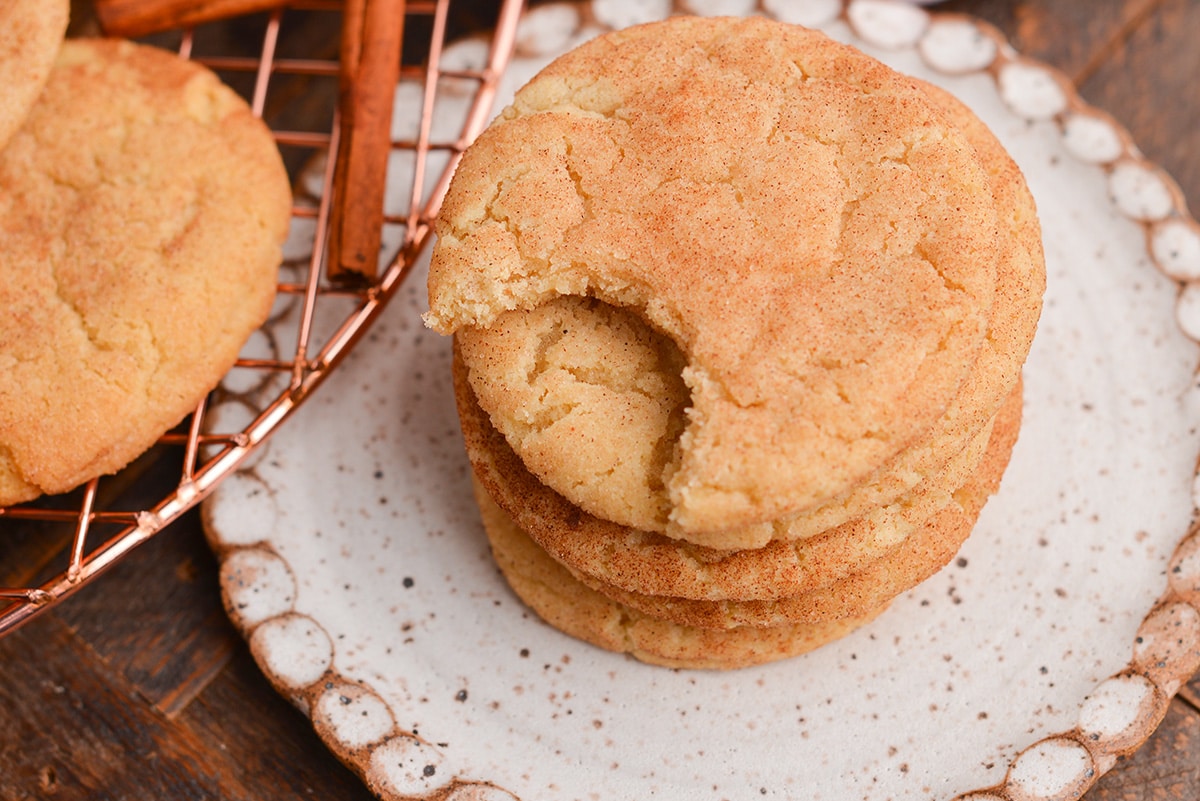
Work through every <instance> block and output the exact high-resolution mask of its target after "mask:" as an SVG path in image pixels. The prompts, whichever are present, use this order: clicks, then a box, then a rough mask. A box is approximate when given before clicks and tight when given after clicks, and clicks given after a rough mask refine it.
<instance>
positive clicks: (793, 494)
mask: <svg viewBox="0 0 1200 801" xmlns="http://www.w3.org/2000/svg"><path fill="white" fill-rule="evenodd" d="M991 198H992V196H991V192H990V190H989V188H988V178H987V176H986V174H985V173H984V171H983V169H982V168H981V166H980V164H979V162H978V160H977V158H976V156H975V154H974V152H973V151H972V149H971V147H970V146H969V145H968V143H967V142H966V141H965V140H964V138H963V136H962V134H961V133H959V132H958V131H957V130H956V129H955V128H954V127H953V126H951V125H949V124H948V123H946V122H945V120H944V119H943V117H942V116H941V115H940V114H939V113H938V112H937V111H935V110H934V109H933V107H932V106H931V105H930V103H929V102H928V100H927V99H926V98H925V97H924V95H923V94H922V92H921V90H920V89H919V88H918V87H917V86H916V84H914V83H913V82H912V81H911V79H908V78H906V77H904V76H902V75H900V74H899V73H896V72H895V71H893V70H891V69H889V68H887V67H885V66H883V65H882V64H880V63H879V62H877V61H875V60H874V59H871V58H870V57H868V56H866V55H864V54H862V53H860V52H859V51H857V50H855V49H853V48H850V47H848V46H845V45H841V44H838V43H836V42H834V41H833V40H831V39H829V38H827V37H826V36H824V35H823V34H820V33H817V32H814V31H809V30H807V29H804V28H800V27H796V26H789V25H783V24H780V23H774V22H770V21H767V20H762V19H744V20H733V19H702V18H691V17H682V18H673V19H671V20H668V21H666V22H663V23H652V24H650V25H645V26H639V27H635V28H631V29H627V30H625V31H620V32H616V33H612V34H608V35H605V36H602V37H599V38H597V39H595V40H592V41H591V42H589V43H587V44H585V45H583V46H582V47H580V48H578V49H576V50H575V51H572V52H571V53H569V54H567V55H565V56H563V57H561V58H559V59H558V60H556V61H555V62H553V63H552V64H551V65H549V66H548V67H547V68H546V69H545V70H543V71H542V72H541V73H540V74H539V75H538V76H537V77H535V78H534V79H533V80H532V81H530V83H529V84H527V85H526V86H525V87H524V88H523V89H521V91H520V92H518V93H517V95H516V98H515V100H514V102H513V104H512V105H511V106H510V107H509V108H507V109H506V110H505V111H504V113H503V114H502V115H501V116H500V117H499V118H498V119H497V120H496V121H495V122H494V123H493V125H492V126H490V127H489V129H488V130H487V131H485V132H484V134H483V135H482V136H481V137H480V138H479V139H478V140H477V142H476V143H475V145H474V146H472V148H471V149H470V150H469V151H468V152H467V153H466V154H465V155H464V158H463V160H462V163H461V164H460V166H459V168H458V170H457V172H456V175H455V178H454V181H453V183H452V185H451V188H450V192H449V194H448V195H447V198H446V201H445V204H444V206H443V209H442V214H441V216H440V217H439V220H438V234H439V240H438V243H437V246H436V248H435V250H434V254H433V262H432V266H431V271H430V279H429V295H430V311H429V313H428V314H427V315H426V321H427V323H428V324H429V325H430V326H431V327H433V328H435V329H436V330H438V331H441V332H443V333H451V332H453V331H455V330H457V329H459V328H461V327H463V326H475V327H486V326H487V325H489V324H490V323H491V322H492V321H493V320H494V319H495V318H496V317H497V316H498V315H499V314H501V313H502V312H504V311H506V310H511V309H531V308H534V307H536V306H538V305H539V304H541V303H544V302H545V301H547V300H549V299H551V298H553V297H555V296H558V295H590V296H595V297H598V298H600V299H602V300H604V301H605V302H607V303H611V304H614V305H619V306H624V307H628V308H630V309H633V310H635V311H636V312H637V313H639V314H641V315H642V316H643V317H644V318H645V319H646V320H647V321H648V322H649V323H650V325H652V326H653V327H654V328H656V329H657V330H659V331H661V332H662V333H664V334H665V335H667V336H668V337H670V338H671V339H672V340H674V341H675V342H676V343H677V344H678V346H679V348H680V350H681V351H682V353H683V354H684V357H685V358H686V361H687V366H686V368H685V369H684V371H683V376H684V380H685V382H686V384H687V386H688V388H689V390H690V392H691V400H690V405H689V408H688V422H687V426H686V428H685V430H684V432H683V434H682V436H681V438H680V447H679V458H678V459H677V461H676V462H675V463H673V464H672V465H671V466H670V467H669V472H670V475H669V476H667V486H668V489H669V495H670V500H671V504H672V509H671V517H672V520H673V522H674V523H675V524H677V525H679V526H680V527H681V528H682V529H685V530H688V529H691V530H696V531H705V530H719V529H722V528H728V527H732V526H739V525H748V524H753V523H756V522H763V521H768V520H772V519H774V518H777V517H779V516H781V515H784V514H789V513H794V512H797V511H800V510H802V509H805V508H809V507H811V506H813V505H814V504H817V503H820V502H821V501H823V500H826V499H828V498H831V497H834V496H836V495H838V494H839V493H841V492H844V491H845V490H847V489H848V488H849V487H852V486H854V485H855V484H856V483H857V482H860V481H862V480H863V479H864V478H866V477H867V476H869V475H870V474H871V472H872V471H874V470H875V469H877V468H878V467H879V466H880V465H882V464H884V463H885V462H886V461H887V460H888V458H890V457H891V456H893V455H894V454H896V453H897V452H898V451H900V450H901V449H903V448H905V447H906V446H908V445H910V444H912V443H913V442H915V441H918V440H920V439H921V438H922V436H923V435H925V434H926V432H927V431H928V430H929V429H930V426H931V425H932V423H933V422H934V421H935V420H936V419H937V418H938V417H939V416H940V415H941V414H942V412H943V411H944V410H945V408H946V406H947V404H948V403H949V401H950V400H951V399H952V398H953V397H954V395H955V393H956V392H957V391H958V388H959V386H960V385H961V383H962V382H963V380H964V377H965V376H966V374H967V372H968V370H969V368H970V366H971V364H972V362H973V361H974V357H975V354H976V352H977V351H978V349H979V347H980V344H981V340H982V337H983V334H984V331H985V329H986V325H987V320H988V313H989V310H990V307H991V303H992V296H993V291H994V285H995V277H996V260H997V233H996V229H997V221H996V213H995V209H994V207H993V204H992V199H991Z"/></svg>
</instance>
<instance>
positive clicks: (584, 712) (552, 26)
mask: <svg viewBox="0 0 1200 801" xmlns="http://www.w3.org/2000/svg"><path fill="white" fill-rule="evenodd" d="M671 10H672V8H671V3H670V2H668V0H661V1H658V2H656V0H593V2H591V3H589V4H586V5H579V4H565V3H564V4H556V5H550V6H543V7H539V8H537V9H536V10H535V11H533V12H531V13H529V14H528V15H527V17H526V19H525V21H524V23H523V26H522V29H521V33H520V36H519V44H518V48H519V49H518V55H517V58H516V59H515V60H514V62H513V64H512V67H511V72H510V75H509V89H508V92H511V91H512V88H513V87H515V86H516V85H518V84H520V83H521V82H523V81H524V80H525V79H526V78H527V77H528V76H529V75H531V74H532V73H533V72H534V71H536V69H537V68H538V67H539V66H540V65H541V64H543V63H544V62H545V61H546V60H548V59H549V58H550V57H551V56H552V55H554V54H557V53H558V52H561V51H563V50H565V49H566V48H567V47H569V46H571V45H572V44H573V43H574V42H576V41H579V40H582V39H583V38H585V37H589V36H591V35H593V34H594V33H595V32H597V31H598V30H601V29H603V28H606V27H610V26H623V25H627V24H630V23H634V22H639V21H644V20H647V19H651V18H655V17H658V16H661V15H663V14H666V13H669V12H670V11H671ZM687 10H691V11H694V12H697V13H753V12H756V11H758V12H761V13H767V14H771V15H774V16H777V17H779V18H782V19H786V20H789V21H794V22H801V23H806V24H809V25H819V26H821V27H823V28H825V29H826V30H828V31H829V32H830V33H831V34H832V35H834V36H835V37H837V38H839V39H843V40H847V41H851V42H853V43H855V44H857V45H859V46H860V47H863V48H864V49H865V50H867V51H869V52H871V53H872V54H874V55H876V56H878V57H880V58H882V59H884V60H885V61H888V62H889V63H891V64H893V65H895V66H896V67H898V68H899V69H901V70H904V71H906V72H910V73H912V74H915V75H919V76H921V77H923V78H926V79H928V80H931V81H933V82H935V83H937V84H940V85H942V86H945V87H946V88H948V89H949V90H951V91H952V92H954V93H956V94H957V95H958V96H959V97H961V98H963V99H964V100H965V101H966V102H967V103H969V104H970V105H971V106H972V107H973V108H974V109H975V110H976V111H977V113H978V114H979V115H980V116H981V117H982V118H983V119H984V120H985V121H987V122H988V123H989V124H990V125H991V126H992V128H993V129H994V130H995V131H996V133H997V134H998V135H999V136H1000V138H1001V139H1002V140H1003V141H1004V142H1005V144H1006V145H1007V146H1008V147H1009V148H1010V150H1011V152H1012V153H1013V155H1014V156H1015V157H1016V159H1017V161H1018V162H1020V164H1021V165H1022V166H1023V168H1024V169H1025V171H1026V174H1027V176H1028V178H1029V182H1030V184H1031V187H1032V189H1033V191H1034V194H1035V196H1036V198H1037V200H1038V203H1039V207H1040V213H1041V216H1042V220H1043V225H1044V229H1045V242H1046V255H1047V265H1048V272H1049V288H1048V291H1047V298H1046V306H1045V313H1044V315H1043V321H1042V325H1041V328H1040V330H1039V333H1038V336H1037V339H1036V341H1035V344H1034V348H1033V352H1032V354H1031V356H1030V360H1029V363H1028V366H1027V369H1026V378H1025V382H1026V413H1025V423H1024V428H1023V430H1022V434H1021V439H1020V442H1019V443H1018V445H1017V448H1016V452H1015V454H1014V457H1013V461H1012V465H1011V467H1010V469H1009V472H1008V474H1007V476H1006V478H1005V480H1004V484H1003V486H1002V489H1001V491H1000V493H999V495H998V496H997V497H996V498H994V499H993V501H992V503H990V504H989V506H988V507H987V508H986V510H985V512H984V515H983V517H982V519H981V521H980V523H979V526H978V527H977V529H976V532H975V534H974V536H973V537H972V538H971V539H970V540H969V542H968V543H967V545H966V546H965V548H964V549H963V551H962V552H961V554H960V556H959V558H958V559H957V561H956V562H955V563H953V564H952V565H950V566H949V567H948V568H946V569H945V570H944V571H942V572H941V573H940V574H939V575H937V576H935V577H934V578H933V579H931V580H930V581H928V582H927V583H925V584H923V585H921V586H920V587H918V588H917V589H916V590H915V591H913V592H911V593H909V594H907V595H906V596H903V597H902V598H900V599H899V600H898V601H897V602H896V603H895V604H893V606H892V608H891V609H889V610H888V611H887V612H886V613H885V614H884V615H883V616H881V617H880V618H879V619H878V620H876V621H875V622H874V623H872V624H871V625H869V626H867V627H865V628H863V629H860V630H859V631H857V632H855V633H854V634H853V635H851V636H850V637H848V638H846V639H844V640H841V641H839V642H836V643H834V644H832V645H830V646H827V647H825V648H823V649H821V650H819V651H817V652H815V653H812V654H808V655H805V656H803V657H800V658H797V659H793V660H790V661H786V662H782V663H776V664H772V665H768V666H764V667H760V668H754V669H749V670H743V671H738V672H733V673H706V672H689V671H671V670H664V669H661V668H654V667H648V666H646V665H642V664H640V663H637V662H634V661H632V660H630V659H628V658H625V657H622V656H617V655H614V654H611V653H608V652H605V651H600V650H597V649H595V648H591V647H589V646H586V645H583V644H581V643H579V642H576V641H574V640H572V639H569V638H568V637H566V636H564V635H562V634H560V633H558V632H557V631H554V630H552V629H550V628H548V627H547V626H545V625H543V624H542V623H541V622H540V621H539V620H538V619H537V618H536V617H535V616H533V615H532V614H530V613H529V612H528V611H527V610H526V609H525V608H524V607H523V606H522V605H521V604H520V602H518V601H517V600H516V598H515V597H514V596H513V595H512V594H511V593H510V592H509V591H508V589H507V587H506V586H505V584H504V582H503V581H502V580H501V578H500V577H499V575H498V574H497V572H496V569H495V567H494V566H493V564H492V562H491V560H490V557H489V555H488V550H487V545H486V541H485V539H484V536H483V533H482V531H481V529H480V525H479V522H478V520H477V514H476V510H475V507H474V504H473V503H472V500H471V492H470V486H469V481H468V467H467V462H466V459H465V457H464V455H463V453H462V448H461V443H460V440H459V433H458V430H457V423H456V418H455V415H454V406H453V402H452V398H451V388H450V378H449V343H448V342H447V341H446V340H444V339H441V338H439V337H437V336H435V335H433V334H431V333H429V332H428V331H426V330H425V329H423V327H422V326H421V323H420V320H419V318H418V314H419V313H420V312H421V311H422V310H423V309H424V308H425V300H424V277H423V276H422V275H420V274H419V273H418V274H415V275H413V276H412V277H411V278H410V280H409V282H408V284H407V285H406V286H405V287H404V288H403V289H402V291H401V293H400V294H399V295H398V296H397V297H396V299H395V300H394V301H393V303H392V305H391V307H390V308H389V309H388V310H387V312H386V313H385V314H384V316H383V317H382V319H380V321H379V322H378V323H377V324H376V325H375V326H374V328H373V329H372V330H371V332H370V335H369V338H368V339H367V340H366V341H363V342H362V343H361V344H360V345H359V346H358V347H357V348H356V350H355V351H354V352H353V353H352V354H351V355H350V357H349V359H348V360H347V361H346V363H345V364H344V365H343V367H342V368H341V369H340V374H335V375H334V376H333V377H331V378H330V380H329V382H330V386H329V387H328V389H326V390H325V391H323V392H322V393H319V394H318V395H316V396H315V397H314V398H313V399H312V400H311V401H310V402H309V403H308V404H307V405H306V406H305V407H304V408H303V409H301V410H300V412H299V413H298V415H297V419H296V420H295V421H294V422H293V423H292V424H290V425H289V426H287V427H285V428H284V429H283V430H281V431H280V432H279V433H278V434H277V435H276V436H275V437H274V439H273V440H271V441H270V442H269V443H268V445H267V447H265V448H263V449H261V451H260V452H259V453H258V454H257V456H256V458H255V459H254V461H253V462H252V463H249V464H246V465H245V466H244V468H243V469H242V470H241V471H240V472H239V473H237V474H236V475H234V476H233V477H231V478H230V479H229V480H227V481H226V482H225V483H224V484H223V485H222V487H221V488H220V489H219V491H218V492H217V493H216V494H215V496H214V497H212V498H211V499H210V500H209V501H208V502H207V503H206V505H205V507H204V511H205V519H206V523H207V526H208V530H209V533H210V536H211V540H212V544H213V546H214V548H215V550H216V551H217V553H218V554H219V556H220V559H221V562H222V567H221V585H222V590H223V593H224V597H225V600H226V604H227V607H228V610H229V614H230V617H231V618H232V619H233V621H234V623H235V624H236V625H237V626H238V627H239V628H240V629H241V630H242V631H244V632H245V634H246V636H247V638H248V640H249V643H250V647H251V649H252V651H253V653H254V655H255V658H256V659H257V660H258V663H259V665H260V666H261V668H262V670H263V671H264V672H265V674H266V675H267V677H268V678H269V679H270V680H271V682H272V683H273V684H274V685H275V686H276V687H277V688H278V690H279V691H280V692H281V693H283V694H284V695H286V696H287V697H288V698H290V699H292V700H293V701H294V702H295V703H296V704H297V705H298V706H299V707H300V708H301V709H302V710H303V711H304V712H305V713H306V714H307V715H309V716H310V717H311V719H312V722H313V725H314V726H315V728H316V730H317V731H318V733H319V734H320V736H321V737H322V738H323V740H324V741H325V742H326V743H327V744H328V746H329V748H330V749H331V750H332V751H333V752H334V753H336V754H337V755H338V756H339V757H340V758H341V759H342V760H344V761H345V762H346V763H347V764H348V765H350V767H351V768H353V769H354V770H355V771H357V772H358V773H359V775H361V776H362V777H363V779H364V781H365V782H366V783H367V784H368V785H369V786H370V787H371V789H372V790H373V791H375V792H376V793H377V794H378V795H380V796H381V797H383V798H386V799H397V798H410V797H427V796H433V797H436V798H452V799H455V801H467V800H468V799H474V801H481V800H483V799H487V800H488V801H492V800H493V799H510V798H520V799H525V801H535V800H536V801H541V800H542V799H551V798H553V799H592V798H596V799H604V800H605V801H621V800H622V799H628V800H630V801H631V800H632V799H643V798H651V797H653V798H666V799H694V798H712V799H762V798H789V799H795V798H807V799H856V798H866V799H926V798H930V797H933V798H939V799H950V798H955V797H965V798H970V799H972V800H973V801H984V799H1009V801H1032V800H1038V801H1044V800H1049V799H1068V798H1076V797H1077V796H1078V794H1080V793H1081V792H1082V791H1083V790H1084V789H1086V788H1087V787H1089V786H1090V785H1091V784H1092V783H1093V782H1094V781H1095V779H1096V778H1097V777H1098V776H1099V775H1100V774H1102V773H1103V772H1104V771H1105V770H1107V769H1108V768H1109V767H1110V766H1111V765H1112V764H1113V763H1114V762H1115V760H1116V758H1117V756H1118V755H1120V754H1124V753H1128V752H1129V751H1131V750H1133V749H1134V748H1136V747H1137V746H1138V745H1139V744H1140V743H1142V742H1143V741H1144V740H1145V738H1146V737H1147V736H1148V735H1149V734H1150V732H1151V731H1152V730H1153V728H1154V727H1155V726H1156V725H1157V723H1158V722H1159V720H1160V719H1161V718H1162V715H1163V714H1164V712H1165V710H1166V707H1167V703H1168V701H1169V699H1170V697H1171V696H1172V695H1173V694H1174V692H1175V691H1176V689H1177V688H1178V687H1179V685H1180V683H1181V682H1182V681H1184V680H1185V679H1186V677H1187V676H1189V675H1190V674H1191V673H1192V671H1193V670H1195V669H1196V667H1197V666H1198V665H1200V612H1198V611H1197V606H1198V605H1200V541H1198V540H1197V538H1196V537H1188V536H1187V534H1188V530H1189V526H1190V523H1191V520H1192V516H1193V512H1194V503H1193V482H1194V477H1195V467H1196V457H1197V453H1200V433H1198V432H1197V426H1196V421H1197V420H1198V419H1200V417H1198V411H1200V409H1198V408H1197V404H1196V400H1197V393H1196V391H1195V386H1194V381H1193V372H1194V369H1195V366H1196V363H1197V357H1198V355H1200V352H1198V351H1197V347H1196V344H1195V341H1194V340H1195V339H1196V338H1197V337H1200V289H1196V287H1197V286H1200V284H1196V283H1189V282H1193V281H1195V280H1196V279H1198V278H1200V228H1198V227H1197V225H1196V223H1195V222H1194V221H1193V220H1192V219H1191V218H1190V217H1188V216H1187V213H1186V211H1185V210H1184V207H1183V202H1182V200H1181V197H1180V194H1179V191H1178V188H1177V187H1176V186H1175V185H1174V183H1173V182H1172V181H1171V180H1170V179H1169V178H1168V177H1167V176H1165V175H1164V174H1163V173H1162V172H1161V171H1160V170H1159V169H1157V168H1156V167H1154V166H1153V165H1151V164H1148V163H1146V162H1145V161H1144V160H1143V159H1142V158H1141V156H1140V155H1139V153H1138V151H1137V150H1136V148H1135V147H1134V146H1133V145H1132V144H1131V143H1130V141H1129V138H1128V136H1127V135H1126V134H1125V133H1124V132H1123V130H1122V129H1121V128H1120V127H1119V126H1118V125H1116V124H1114V122H1113V121H1112V120H1111V119H1109V118H1108V117H1107V116H1106V115H1104V114H1103V113H1100V112H1098V111H1096V110H1094V109H1091V108H1089V107H1087V106H1085V105H1084V104H1083V103H1082V102H1081V101H1080V100H1079V99H1078V97H1076V96H1075V95H1074V93H1073V92H1072V90H1071V88H1070V86H1069V84H1068V83H1067V82H1066V81H1065V80H1063V79H1062V78H1061V77H1060V76H1059V75H1058V74H1056V73H1055V72H1053V71H1052V70H1049V69H1047V68H1045V67H1044V66H1042V65H1039V64H1037V63H1034V62H1032V61H1029V60H1027V59H1025V58H1023V57H1021V56H1020V55H1018V54H1016V53H1014V52H1013V51H1012V49H1011V48H1010V47H1009V46H1008V45H1007V44H1005V43H1004V42H1003V41H1002V40H1001V39H1000V38H999V37H998V36H997V35H996V33H995V32H994V31H993V30H992V29H991V28H989V27H988V26H986V25H984V24H982V23H979V22H977V21H974V20H972V19H969V18H964V17H961V16H947V15H942V16H939V15H936V14H935V15H932V16H931V15H930V14H929V13H928V12H927V11H926V10H924V9H920V8H917V7H915V6H906V5H898V4H895V3H892V2H887V1H886V0H855V2H851V3H850V4H849V5H848V7H845V8H843V6H842V4H841V3H840V2H837V0H810V2H785V0H761V3H756V2H753V0H746V1H745V2H739V1H738V0H725V1H724V2H722V1H721V0H710V1H708V2H704V1H702V0H689V3H688V6H687ZM479 53H480V50H479V48H478V47H477V46H476V44H474V43H472V42H470V41H467V42H463V43H460V44H458V45H456V46H454V47H452V48H450V49H449V50H448V51H447V55H446V57H447V59H448V60H449V63H448V64H446V65H444V66H446V67H450V66H452V65H453V64H454V63H455V61H456V60H458V63H462V64H469V63H472V62H473V60H475V59H477V58H479ZM447 80H449V79H447ZM447 88H448V89H449V90H453V88H454V87H453V85H449V86H448V87H447ZM414 92H415V94H414ZM504 96H507V94H505V93H503V92H502V97H504ZM399 97H400V100H401V106H402V107H403V106H404V104H405V103H410V104H411V103H413V102H414V99H415V98H417V97H419V91H417V90H414V88H413V87H403V86H402V87H401V90H400V94H399ZM410 108H411V106H410ZM456 113H459V112H457V111H456V109H455V101H454V93H453V91H450V92H448V94H447V99H445V100H444V101H443V102H442V103H441V104H440V106H439V109H438V110H437V115H438V117H439V118H444V119H446V120H453V117H454V115H455V114H456ZM405 124H407V123H406V122H405V118H404V117H403V116H400V117H398V122H397V126H398V128H402V127H403V126H404V125H405ZM449 124H450V123H447V125H449ZM392 168H393V169H396V170H403V169H404V168H405V166H404V165H403V164H399V163H398V164H394V165H393V167H392ZM1181 286H1183V287H1184V288H1183V289H1182V290H1181ZM294 316H295V314H294V310H293V309H290V308H288V307H286V306H281V308H280V309H279V310H278V313H277V314H276V316H275V318H274V321H273V323H272V326H271V328H270V329H268V330H267V331H266V332H264V335H263V336H262V337H259V338H258V339H257V340H256V341H255V343H254V345H253V347H254V348H255V349H258V351H259V352H261V353H263V354H267V355H269V353H270V348H271V342H272V341H276V340H278V341H283V340H282V339H281V338H285V337H287V336H289V333H288V332H289V330H290V329H291V328H294V327H295V325H296V321H295V320H294V319H293V318H294ZM317 323H318V325H319V324H320V323H321V321H319V320H318V321H317ZM262 391H263V388H262V387H259V386H257V385H255V384H254V382H253V381H248V380H239V379H238V378H237V377H236V375H235V376H232V377H231V379H230V383H229V384H227V386H226V389H225V391H224V393H223V395H222V403H221V405H220V407H219V408H220V409H221V411H222V414H227V415H230V416H231V419H236V418H237V417H238V415H241V414H246V413H248V412H247V410H248V409H253V408H254V405H255V403H256V398H257V397H258V395H259V393H261V392H262ZM214 419H220V415H216V416H214ZM989 788H990V789H989Z"/></svg>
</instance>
